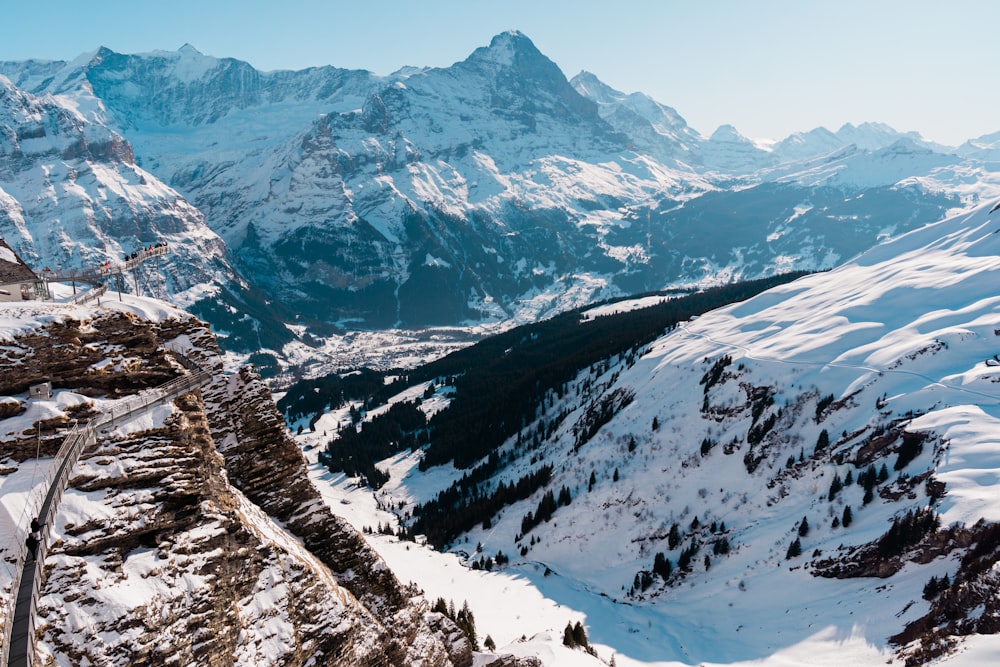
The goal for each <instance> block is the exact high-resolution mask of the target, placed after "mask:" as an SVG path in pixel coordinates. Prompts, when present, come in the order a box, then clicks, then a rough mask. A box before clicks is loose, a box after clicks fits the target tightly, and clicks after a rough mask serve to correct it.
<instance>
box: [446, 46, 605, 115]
mask: <svg viewBox="0 0 1000 667" xmlns="http://www.w3.org/2000/svg"><path fill="white" fill-rule="evenodd" d="M451 69H453V70H455V72H456V73H458V74H462V73H464V72H475V73H477V74H478V75H480V76H483V77H485V78H487V80H489V81H490V83H491V84H492V85H491V88H492V101H491V106H493V107H500V108H509V107H514V108H517V107H522V108H528V109H541V108H542V105H541V104H538V98H539V97H542V98H547V99H549V100H550V101H554V102H556V103H557V104H558V108H557V109H556V111H557V112H564V111H568V112H571V113H572V114H574V115H577V116H580V117H581V118H585V119H589V120H597V119H598V114H597V107H596V105H595V104H594V103H593V102H591V101H590V100H588V99H586V98H584V97H582V96H581V95H580V94H579V93H577V92H576V90H574V88H573V87H572V86H571V85H570V84H569V81H567V80H566V76H565V75H564V74H563V72H562V70H561V69H559V66H558V65H556V64H555V63H554V62H552V61H551V60H550V59H549V58H548V57H546V56H545V55H544V54H543V53H542V52H541V51H539V50H538V48H537V47H536V46H535V45H534V43H533V42H532V41H531V40H530V39H528V37H527V36H525V35H524V34H523V33H521V32H518V31H516V30H510V31H507V32H503V33H500V34H499V35H497V36H496V37H494V38H493V39H492V41H491V42H490V45H489V46H486V47H480V48H478V49H476V50H475V51H473V52H472V55H470V56H469V57H468V58H466V59H465V60H463V61H462V62H459V63H456V64H455V65H454V66H453V67H452V68H451Z"/></svg>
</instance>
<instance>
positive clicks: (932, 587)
mask: <svg viewBox="0 0 1000 667" xmlns="http://www.w3.org/2000/svg"><path fill="white" fill-rule="evenodd" d="M939 592H940V589H939V588H938V578H937V577H936V576H934V575H931V578H930V579H928V580H927V583H926V584H924V599H925V600H933V599H934V598H936V597H937V595H938V593H939Z"/></svg>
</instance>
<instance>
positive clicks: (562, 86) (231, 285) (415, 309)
mask: <svg viewBox="0 0 1000 667" xmlns="http://www.w3.org/2000/svg"><path fill="white" fill-rule="evenodd" d="M0 75H2V76H5V77H6V78H7V80H8V81H9V83H8V82H6V81H5V82H4V86H5V87H4V90H5V93H4V95H5V100H6V103H5V104H4V107H3V108H4V112H3V116H2V117H0V126H2V127H4V128H5V136H6V137H7V139H6V141H5V145H4V151H3V153H2V156H3V159H4V161H5V163H6V165H7V166H5V167H4V169H3V170H2V171H0V187H2V188H3V193H4V195H3V199H2V201H3V207H2V208H3V213H2V214H0V216H2V217H0V233H2V234H4V235H5V236H7V237H14V242H13V243H12V246H14V247H15V248H16V249H17V250H18V251H19V252H21V253H22V255H24V256H25V257H26V258H31V259H32V260H35V261H38V262H41V263H43V264H63V265H66V266H79V265H82V264H84V263H86V262H88V261H95V260H99V259H100V258H101V257H111V256H114V255H115V254H117V253H119V252H121V251H123V250H124V251H126V252H127V251H128V250H129V249H130V247H131V245H133V244H141V243H143V241H144V240H145V239H152V238H156V239H159V238H163V237H166V236H169V235H170V234H174V235H177V234H179V233H181V231H182V230H186V231H184V234H189V235H192V234H193V235H195V236H197V237H198V238H199V239H200V245H197V246H196V247H197V248H198V250H197V253H196V254H195V255H192V256H190V257H185V258H184V261H182V262H175V263H174V265H173V269H172V271H174V272H175V274H174V276H173V278H172V279H171V280H168V281H167V284H165V285H164V289H165V290H166V291H167V292H169V293H174V294H176V293H178V292H183V291H184V290H190V289H191V288H192V287H194V286H195V285H200V286H205V287H204V288H200V289H198V290H195V291H191V292H188V293H187V294H185V295H184V297H183V298H184V299H185V300H184V302H185V303H187V304H190V305H191V307H192V308H193V310H194V311H195V312H197V313H199V314H200V315H202V316H203V317H206V318H207V319H209V320H210V321H212V322H213V324H215V325H216V327H217V329H218V330H219V331H220V332H223V333H225V334H229V336H228V341H227V340H225V339H224V344H228V345H229V346H230V347H232V348H235V349H244V350H255V349H258V348H260V347H263V348H267V349H271V350H275V351H277V352H278V353H284V354H285V355H286V356H287V355H290V354H291V353H290V352H289V351H287V350H285V351H284V352H282V348H283V346H285V345H286V344H288V343H289V342H291V341H292V339H293V338H295V337H302V336H303V335H304V333H305V332H309V333H310V334H311V336H312V337H314V338H315V337H318V338H322V337H324V336H326V335H328V334H329V333H330V332H331V331H332V330H331V329H330V326H329V325H336V326H339V327H349V328H350V327H377V328H385V327H395V326H406V327H417V326H425V325H455V324H468V323H470V322H509V321H518V320H520V321H524V320H528V319H535V318H538V317H541V316H544V315H546V314H552V313H554V312H558V311H560V310H564V309H565V308H567V307H572V306H576V305H580V304H582V303H585V302H587V301H592V300H594V299H600V298H607V297H612V296H619V295H623V294H629V293H634V292H639V291H646V290H655V289H663V288H665V287H668V286H673V285H680V284H707V283H711V282H718V281H726V280H731V279H734V278H751V277H757V276H763V275H770V274H773V273H776V272H779V271H785V270H793V269H803V268H804V269H817V268H831V267H832V266H834V265H836V264H838V263H840V262H842V261H845V260H846V259H848V258H850V257H852V256H854V255H856V254H857V253H859V252H861V251H863V250H864V249H866V248H868V247H871V246H872V245H874V244H876V243H879V242H881V241H882V240H884V239H886V238H890V237H892V236H895V235H898V234H900V233H903V232H905V231H907V230H909V229H912V228H915V227H917V226H920V225H922V224H926V223H928V222H932V221H934V220H937V219H940V218H941V217H942V216H943V215H944V214H945V212H947V211H948V210H952V209H955V208H959V207H965V206H968V205H971V204H974V203H975V202H976V201H977V200H978V198H979V197H983V196H986V195H988V194H989V193H993V192H997V191H1000V188H998V186H997V177H996V172H995V171H994V165H995V161H992V158H993V156H994V154H995V148H994V144H995V137H994V138H991V137H983V138H980V139H971V140H970V141H969V142H968V143H967V144H965V145H963V146H962V147H959V148H957V149H949V148H946V147H941V146H937V145H934V144H931V143H929V142H926V141H924V140H922V139H921V138H920V137H919V135H917V134H915V133H912V132H908V133H902V132H897V131H896V130H893V129H892V128H889V127H887V126H885V125H880V124H863V125H859V126H853V125H845V126H844V127H843V128H841V129H839V130H838V131H836V132H831V131H828V130H826V129H823V128H819V129H817V130H814V131H812V132H806V133H801V134H796V135H793V136H791V137H788V138H786V139H784V140H781V141H778V142H769V143H766V142H760V141H752V140H750V139H747V138H746V137H743V136H742V135H741V134H740V133H739V132H738V131H737V130H736V129H735V128H733V127H722V128H719V129H718V130H717V131H715V132H714V133H713V134H712V135H711V136H710V137H708V138H705V137H704V136H702V135H701V134H699V133H698V132H697V131H695V130H694V129H692V128H691V127H690V126H688V125H687V123H686V122H685V121H684V119H683V118H682V117H681V116H680V115H679V114H678V113H677V112H676V111H675V110H673V109H671V108H670V107H668V106H666V105H664V104H661V103H659V102H657V101H654V100H652V99H650V98H649V97H648V96H645V95H642V94H639V93H635V94H629V95H626V94H624V93H621V92H619V91H616V90H614V89H613V88H611V87H610V86H608V85H606V84H604V83H602V82H601V81H599V80H598V79H597V78H596V77H594V76H593V75H591V74H588V73H581V74H579V75H578V76H576V77H574V78H573V79H572V80H567V79H566V77H565V76H564V75H563V73H562V72H561V71H560V69H559V67H558V66H557V65H556V64H555V63H553V62H552V61H551V60H549V59H548V58H547V57H545V56H544V55H543V54H542V53H540V52H539V51H538V49H537V48H536V47H535V46H534V45H533V44H532V43H531V41H530V40H529V39H528V38H527V37H526V36H524V35H523V34H521V33H518V32H514V31H512V32H508V33H503V34H500V35H497V36H496V37H495V38H494V39H493V40H492V42H491V43H490V45H489V46H486V47H482V48H480V49H477V50H476V51H475V52H474V53H473V54H471V55H470V56H469V57H468V58H466V59H465V60H463V61H460V62H457V63H455V64H454V65H452V66H451V67H447V68H412V67H409V68H404V69H401V70H399V71H397V72H395V73H393V74H390V75H387V76H376V75H374V74H372V73H370V72H365V71H353V70H343V69H338V68H335V67H317V68H310V69H307V70H302V71H297V72H291V71H278V72H259V71H257V70H255V69H253V68H252V67H251V66H250V65H248V64H247V63H244V62H241V61H237V60H233V59H228V58H214V57H210V56H206V55H203V54H201V53H199V52H198V51H197V50H196V49H194V48H193V47H190V46H184V47H182V48H181V49H180V50H178V51H176V52H154V53H147V54H136V55H125V54H118V53H115V52H113V51H110V50H108V49H105V48H101V49H99V50H97V51H96V52H94V53H92V54H86V55H84V56H81V57H80V58H78V59H77V60H75V61H72V62H42V61H28V62H5V63H0ZM28 107H30V108H33V109H35V111H32V112H30V113H31V114H34V116H33V117H34V118H35V119H36V120H31V121H29V120H27V117H28V116H27V115H26V114H28V113H29V112H27V111H25V110H24V109H26V108H28ZM39 114H41V115H39ZM48 116H51V118H53V119H54V118H57V117H64V118H71V119H72V122H73V123H75V124H76V125H75V126H74V127H78V129H77V130H74V131H75V132H77V133H79V134H81V135H87V136H89V137H97V139H93V138H91V139H88V145H94V146H114V147H117V148H116V150H114V151H111V150H104V151H103V152H99V153H95V152H94V151H93V150H92V151H91V152H90V153H89V154H80V155H76V154H72V155H70V154H66V152H65V151H61V152H60V151H53V150H50V149H48V148H46V149H44V150H42V149H40V148H36V146H39V145H45V144H47V143H49V142H52V141H53V140H54V139H53V136H55V135H53V134H52V131H53V130H54V128H55V127H56V126H57V125H58V122H57V121H55V120H51V119H50V120H47V121H44V122H43V121H42V120H41V119H42V118H43V117H48ZM46 123H48V125H46ZM44 127H49V128H51V129H50V130H48V133H47V134H45V133H44V131H43V130H42V128H44ZM77 143H79V141H77ZM132 155H134V159H133V158H132ZM74 161H75V162H74ZM29 165H33V166H30V167H29ZM89 172H100V173H101V174H107V173H109V172H114V173H116V174H125V173H127V174H131V176H130V178H131V179H132V180H131V181H124V180H123V179H124V176H120V175H119V176H118V177H116V178H118V181H119V182H124V183H132V184H133V185H132V186H130V187H128V188H126V187H125V186H124V185H121V186H119V188H118V190H114V189H111V188H110V187H108V186H106V185H102V183H103V182H104V181H100V180H99V179H97V178H96V177H95V178H94V179H93V185H92V186H88V185H87V184H88V182H89V181H88V178H87V177H86V176H84V177H80V176H79V174H84V175H86V174H88V173H89ZM42 174H45V176H42ZM140 181H141V182H140ZM142 183H145V185H143V184H142ZM45 188H48V190H45ZM88 188H89V189H88ZM39 190H41V191H43V192H49V193H50V194H48V195H46V196H41V195H39V194H38V192H39ZM119 191H120V192H122V193H124V194H119V195H116V196H115V197H111V198H110V199H109V200H107V201H106V199H105V197H106V195H104V194H102V193H106V192H107V193H116V192H119ZM116 198H117V199H120V200H121V201H122V206H121V207H120V208H121V210H120V211H119V210H118V209H116V208H114V207H113V206H112V203H113V202H114V201H115V200H116ZM54 200H56V201H59V202H62V203H61V204H60V205H61V206H63V207H65V209H64V210H58V209H54V208H53V207H54V205H53V204H52V202H53V201H54ZM127 201H132V202H133V203H132V204H126V203H125V202H127ZM109 202H110V203H109ZM167 202H169V205H167ZM150 209H152V210H154V211H156V215H151V214H149V213H146V212H148V211H149V210H150ZM900 210H906V211H907V215H905V216H900V215H898V212H899V211H900ZM80 211H95V212H96V213H94V214H87V213H80ZM137 212H138V213H137ZM137 220H138V221H139V222H141V223H142V224H141V225H139V224H137ZM180 220H183V222H180ZM126 221H127V224H126ZM53 227H55V229H56V230H55V231H53ZM81 227H84V228H85V229H81ZM195 227H197V232H195V231H194V230H195ZM87 229H92V230H100V231H87ZM720 230H724V231H722V232H720ZM53 236H57V237H58V238H59V239H60V240H59V241H58V242H54V241H53V240H52V238H53ZM172 238H173V240H175V242H176V244H177V245H178V246H181V245H183V246H185V247H195V246H193V245H192V244H189V243H182V242H181V241H182V239H181V237H179V236H174V237H172ZM209 239H211V243H209ZM220 239H221V242H220ZM213 299H214V300H215V305H213V302H212V300H213ZM219 302H221V303H219ZM197 304H200V305H197ZM234 308H235V310H237V311H241V312H242V313H247V314H246V315H245V316H243V315H240V316H234V313H233V310H234ZM276 322H285V323H287V324H289V325H291V328H285V327H282V326H280V325H276V324H275V323H276ZM303 325H304V326H305V328H304V329H303V328H302V326H303ZM261 332H265V333H266V334H267V335H265V336H264V337H263V338H261V337H260V334H261ZM310 341H311V344H315V340H314V339H310Z"/></svg>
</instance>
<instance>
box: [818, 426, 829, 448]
mask: <svg viewBox="0 0 1000 667" xmlns="http://www.w3.org/2000/svg"><path fill="white" fill-rule="evenodd" d="M829 446H830V434H829V433H827V431H826V429H823V430H822V431H820V432H819V437H818V438H816V451H817V452H818V451H820V450H823V449H826V448H827V447H829Z"/></svg>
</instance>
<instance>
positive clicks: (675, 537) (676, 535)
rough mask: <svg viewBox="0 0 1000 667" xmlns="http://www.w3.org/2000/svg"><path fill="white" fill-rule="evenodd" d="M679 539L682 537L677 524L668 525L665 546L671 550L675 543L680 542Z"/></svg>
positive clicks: (675, 546)
mask: <svg viewBox="0 0 1000 667" xmlns="http://www.w3.org/2000/svg"><path fill="white" fill-rule="evenodd" d="M681 539H682V537H681V531H680V529H679V528H678V526H677V524H676V523H675V524H674V525H672V526H670V534H669V535H667V547H669V548H670V550H671V551H673V550H674V549H676V548H677V545H678V544H680V543H681Z"/></svg>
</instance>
